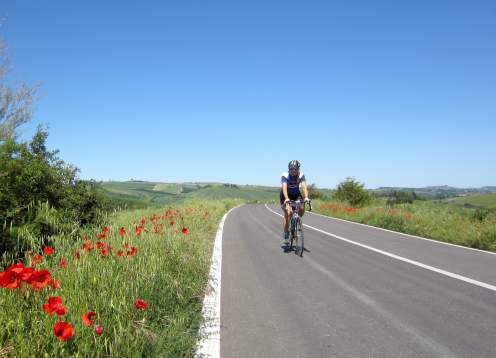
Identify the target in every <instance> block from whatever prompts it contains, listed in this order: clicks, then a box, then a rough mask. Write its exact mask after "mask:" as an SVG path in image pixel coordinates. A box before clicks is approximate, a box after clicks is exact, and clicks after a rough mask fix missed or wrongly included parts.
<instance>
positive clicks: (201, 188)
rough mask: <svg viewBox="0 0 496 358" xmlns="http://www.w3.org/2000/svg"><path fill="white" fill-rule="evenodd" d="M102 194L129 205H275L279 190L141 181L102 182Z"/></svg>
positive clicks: (219, 184) (244, 186) (251, 186)
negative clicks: (190, 202)
mask: <svg viewBox="0 0 496 358" xmlns="http://www.w3.org/2000/svg"><path fill="white" fill-rule="evenodd" d="M101 187H102V189H103V191H104V193H105V194H106V195H107V196H108V197H110V198H111V199H118V200H120V201H123V202H127V203H130V204H144V205H164V204H171V203H177V202H181V201H184V200H186V199H189V198H203V199H215V200H219V199H242V200H246V201H251V202H256V201H262V202H267V201H275V200H277V199H278V197H279V188H276V187H267V186H256V185H235V184H221V183H155V182H142V181H127V182H114V181H113V182H102V183H101Z"/></svg>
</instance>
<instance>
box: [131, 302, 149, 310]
mask: <svg viewBox="0 0 496 358" xmlns="http://www.w3.org/2000/svg"><path fill="white" fill-rule="evenodd" d="M134 307H136V308H137V309H139V310H147V309H148V303H146V302H145V301H143V300H140V299H137V300H136V301H134Z"/></svg>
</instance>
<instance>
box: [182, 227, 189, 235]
mask: <svg viewBox="0 0 496 358" xmlns="http://www.w3.org/2000/svg"><path fill="white" fill-rule="evenodd" d="M182 233H183V235H187V234H188V229H186V228H185V227H183V230H182Z"/></svg>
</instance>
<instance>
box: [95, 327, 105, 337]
mask: <svg viewBox="0 0 496 358" xmlns="http://www.w3.org/2000/svg"><path fill="white" fill-rule="evenodd" d="M102 333H103V327H102V326H100V325H97V326H96V327H95V334H96V335H97V336H101V335H102Z"/></svg>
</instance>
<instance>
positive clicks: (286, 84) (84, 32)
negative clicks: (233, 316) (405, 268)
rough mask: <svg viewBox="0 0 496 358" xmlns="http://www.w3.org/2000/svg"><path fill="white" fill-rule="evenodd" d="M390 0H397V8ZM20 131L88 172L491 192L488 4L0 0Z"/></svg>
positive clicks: (494, 75) (492, 14)
mask: <svg viewBox="0 0 496 358" xmlns="http://www.w3.org/2000/svg"><path fill="white" fill-rule="evenodd" d="M400 3H401V4H400ZM0 16H1V17H3V18H4V20H3V22H2V25H1V27H0V37H1V38H3V40H4V41H5V42H6V44H7V51H8V55H9V58H10V61H11V63H12V71H11V72H10V75H9V78H8V79H9V82H10V83H11V84H12V85H14V86H15V85H19V84H21V83H27V84H31V85H34V84H40V88H39V90H38V96H39V100H38V101H37V103H36V105H35V115H34V118H33V121H32V123H30V124H29V125H27V126H25V127H23V136H24V137H25V138H28V137H29V136H30V134H31V133H32V132H33V130H34V128H35V127H36V125H37V124H39V123H43V124H47V125H48V126H49V132H50V136H49V139H48V144H49V147H51V148H57V149H59V150H60V156H61V157H62V158H63V159H64V160H66V161H67V162H70V163H73V164H74V165H76V166H77V167H79V168H80V169H81V172H80V176H81V177H82V178H93V179H97V180H108V179H114V180H128V179H130V178H134V179H142V180H150V181H165V182H177V181H220V182H231V183H238V184H264V185H279V175H280V173H281V172H282V171H284V170H285V168H286V165H287V163H288V162H289V160H291V159H298V160H300V161H301V162H302V166H303V170H304V172H305V173H306V174H307V177H308V180H309V182H311V183H316V184H317V185H318V186H320V187H328V188H333V187H335V186H336V185H337V184H338V183H339V182H340V181H342V180H343V179H345V178H346V177H348V176H354V177H356V178H357V179H358V180H359V181H361V182H363V183H365V185H366V187H368V188H375V187H379V186H417V187H418V186H426V185H444V184H447V185H453V186H459V187H478V186H483V185H496V166H495V165H494V162H495V159H494V158H496V145H495V140H494V138H495V134H496V67H495V65H494V64H495V63H496V41H494V39H495V38H496V2H494V1H493V0H491V1H470V2H469V1H457V0H454V1H453V0H451V1H443V0H437V1H423V0H422V1H420V0H419V1H409V2H398V1H382V0H378V1H340V2H333V1H305V2H302V1H298V2H297V1H245V2H237V1H210V2H207V1H148V0H145V1H139V2H138V1H78V2H75V1H62V0H58V1H42V0H37V1H32V0H29V1H28V0H15V1H14V0H2V2H1V5H0Z"/></svg>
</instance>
